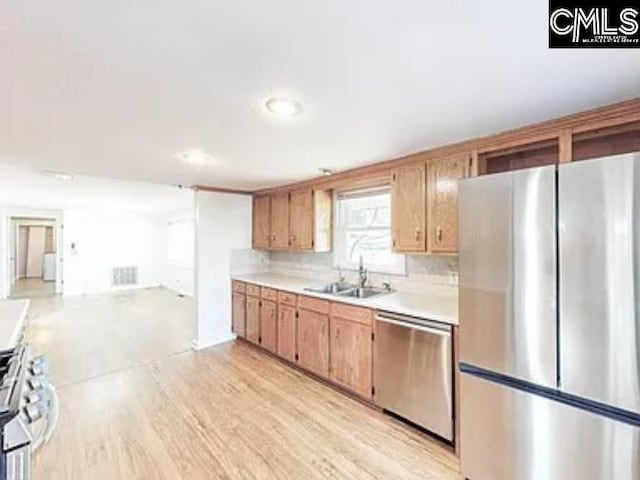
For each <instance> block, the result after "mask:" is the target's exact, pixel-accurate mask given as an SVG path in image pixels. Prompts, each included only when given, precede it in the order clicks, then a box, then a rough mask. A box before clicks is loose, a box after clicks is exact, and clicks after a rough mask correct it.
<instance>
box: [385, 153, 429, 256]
mask: <svg viewBox="0 0 640 480" xmlns="http://www.w3.org/2000/svg"><path fill="white" fill-rule="evenodd" d="M426 181H427V180H426V167H425V165H424V163H420V164H417V165H412V166H410V167H404V168H400V169H397V170H394V171H393V172H392V173H391V224H392V232H393V250H395V251H397V252H420V251H424V250H426V194H425V189H426V188H425V187H426Z"/></svg>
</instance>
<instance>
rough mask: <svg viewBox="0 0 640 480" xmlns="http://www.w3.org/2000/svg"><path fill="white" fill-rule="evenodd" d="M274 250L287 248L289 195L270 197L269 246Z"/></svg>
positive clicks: (280, 194)
mask: <svg viewBox="0 0 640 480" xmlns="http://www.w3.org/2000/svg"><path fill="white" fill-rule="evenodd" d="M270 247H271V248H272V249H274V250H286V249H287V248H288V247H289V193H287V192H284V193H277V194H275V195H273V196H272V197H271V244H270Z"/></svg>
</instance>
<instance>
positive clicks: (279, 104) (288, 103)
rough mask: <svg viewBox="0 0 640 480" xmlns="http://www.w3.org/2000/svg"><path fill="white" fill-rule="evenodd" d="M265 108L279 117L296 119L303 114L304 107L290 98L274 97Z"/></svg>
mask: <svg viewBox="0 0 640 480" xmlns="http://www.w3.org/2000/svg"><path fill="white" fill-rule="evenodd" d="M264 106H265V107H266V108H267V110H269V112H270V113H273V114H274V115H277V116H278V117H295V116H296V115H299V114H300V113H301V112H302V105H300V104H299V103H298V102H296V101H295V100H291V99H290V98H282V97H273V98H270V99H269V100H267V103H265V104H264Z"/></svg>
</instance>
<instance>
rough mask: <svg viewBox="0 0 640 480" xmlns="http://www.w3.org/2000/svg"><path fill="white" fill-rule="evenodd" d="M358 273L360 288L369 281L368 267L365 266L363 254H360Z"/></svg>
mask: <svg viewBox="0 0 640 480" xmlns="http://www.w3.org/2000/svg"><path fill="white" fill-rule="evenodd" d="M358 275H359V282H358V283H359V284H360V288H364V286H365V284H366V283H367V269H366V268H364V260H363V259H362V255H360V265H359V267H358Z"/></svg>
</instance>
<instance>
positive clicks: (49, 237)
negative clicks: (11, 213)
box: [9, 217, 59, 298]
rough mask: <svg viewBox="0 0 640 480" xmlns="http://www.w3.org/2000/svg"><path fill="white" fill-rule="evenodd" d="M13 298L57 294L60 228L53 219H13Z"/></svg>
mask: <svg viewBox="0 0 640 480" xmlns="http://www.w3.org/2000/svg"><path fill="white" fill-rule="evenodd" d="M9 225H10V228H9V237H10V242H9V275H10V285H11V289H10V296H11V298H34V297H46V296H50V295H55V294H56V283H57V278H58V275H59V272H58V238H57V237H58V228H57V220H56V219H53V218H28V217H10V221H9Z"/></svg>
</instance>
